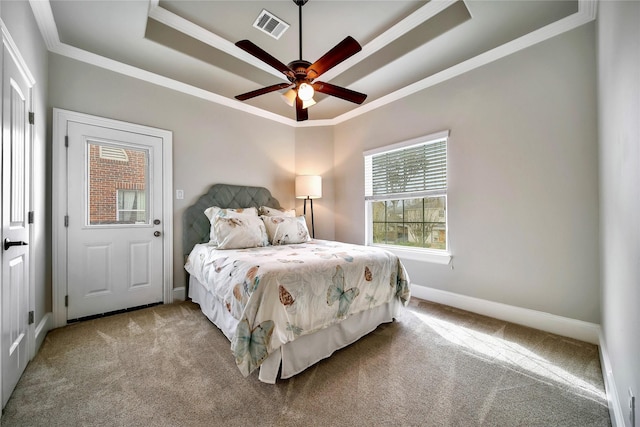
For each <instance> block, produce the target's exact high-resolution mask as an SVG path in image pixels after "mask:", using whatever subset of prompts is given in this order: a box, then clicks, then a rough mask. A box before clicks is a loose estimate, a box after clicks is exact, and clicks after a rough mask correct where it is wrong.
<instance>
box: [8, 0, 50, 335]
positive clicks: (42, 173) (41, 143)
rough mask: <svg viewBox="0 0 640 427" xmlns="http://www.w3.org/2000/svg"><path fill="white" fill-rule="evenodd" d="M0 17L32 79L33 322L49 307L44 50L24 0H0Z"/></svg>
mask: <svg viewBox="0 0 640 427" xmlns="http://www.w3.org/2000/svg"><path fill="white" fill-rule="evenodd" d="M0 17H1V18H2V21H3V22H4V24H5V25H6V26H7V29H8V31H9V34H10V35H11V38H12V39H13V41H14V42H15V43H16V45H17V47H18V50H19V51H20V54H21V55H22V57H23V59H24V61H25V62H26V64H27V67H28V68H29V71H30V72H31V74H32V75H33V77H34V79H35V81H36V83H35V86H34V87H33V89H32V97H33V98H32V99H33V112H34V113H35V116H36V123H35V126H34V127H33V130H34V137H33V150H32V153H31V155H32V158H33V182H32V188H33V194H32V205H31V209H32V210H33V211H34V214H35V217H34V218H35V222H34V224H33V226H32V228H31V230H32V235H31V236H32V237H31V241H30V242H29V245H30V248H31V252H30V254H31V259H30V261H31V263H32V265H33V267H34V277H33V278H32V280H33V283H34V287H35V298H34V301H35V305H34V307H33V309H34V311H35V322H36V325H37V324H38V323H39V322H40V321H41V320H42V318H43V316H44V315H45V314H47V313H48V312H50V311H51V250H50V245H51V227H50V218H51V217H50V213H51V207H50V206H51V200H50V192H49V185H48V183H49V181H50V179H49V176H50V175H49V174H50V170H49V169H48V165H49V164H50V161H49V159H50V157H49V156H50V153H49V151H48V145H47V140H46V130H47V126H46V118H47V108H46V107H47V104H46V102H47V72H48V63H47V59H48V54H47V49H46V46H45V45H44V42H43V40H42V37H41V36H40V30H39V29H38V26H37V24H36V22H35V19H34V17H33V12H32V11H31V7H30V6H29V3H28V2H26V1H11V2H2V6H1V7H0Z"/></svg>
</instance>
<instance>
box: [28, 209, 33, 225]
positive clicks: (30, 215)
mask: <svg viewBox="0 0 640 427" xmlns="http://www.w3.org/2000/svg"><path fill="white" fill-rule="evenodd" d="M27 221H28V223H29V224H33V211H29V216H28V220H27Z"/></svg>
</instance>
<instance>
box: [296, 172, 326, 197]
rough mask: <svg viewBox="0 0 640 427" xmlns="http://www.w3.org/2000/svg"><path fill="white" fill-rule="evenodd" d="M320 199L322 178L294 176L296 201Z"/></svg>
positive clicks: (316, 176)
mask: <svg viewBox="0 0 640 427" xmlns="http://www.w3.org/2000/svg"><path fill="white" fill-rule="evenodd" d="M307 197H308V198H309V199H319V198H320V197H322V177H321V176H319V175H299V176H296V199H306V198H307Z"/></svg>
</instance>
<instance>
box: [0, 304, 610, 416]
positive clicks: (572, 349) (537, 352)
mask: <svg viewBox="0 0 640 427" xmlns="http://www.w3.org/2000/svg"><path fill="white" fill-rule="evenodd" d="M1 420H2V425H3V426H101V425H104V426H222V425H224V426H576V427H578V426H579V427H585V426H608V425H610V421H609V412H608V409H607V404H606V398H605V395H604V386H603V382H602V373H601V370H600V362H599V359H598V349H597V347H596V346H594V345H591V344H586V343H583V342H579V341H576V340H572V339H568V338H563V337H559V336H556V335H552V334H548V333H545V332H541V331H537V330H533V329H529V328H525V327H521V326H517V325H513V324H509V323H505V322H502V321H499V320H495V319H491V318H487V317H482V316H478V315H474V314H470V313H467V312H464V311H460V310H456V309H452V308H450V307H445V306H442V305H438V304H432V303H427V302H424V301H420V300H417V299H413V300H412V302H411V304H410V306H409V307H408V308H407V309H405V310H402V312H401V315H400V316H399V317H398V319H397V321H395V322H393V323H390V324H385V325H382V326H380V327H379V328H378V329H377V330H375V331H374V332H372V333H371V334H369V335H368V336H366V337H364V338H363V339H361V340H360V341H358V342H357V343H355V344H353V345H351V346H349V347H347V348H345V349H343V350H340V351H338V352H337V353H335V354H334V355H333V356H332V357H331V358H329V359H326V360H324V361H322V362H320V363H318V364H316V365H315V366H313V367H311V368H309V369H308V370H307V371H305V372H303V373H301V374H299V375H298V376H296V377H294V378H292V379H289V380H281V381H279V382H278V383H277V384H276V385H268V384H263V383H260V382H259V381H258V378H257V375H255V374H254V375H252V376H250V377H249V378H243V377H242V375H240V372H239V371H238V369H237V368H236V367H235V364H234V360H233V357H232V355H231V353H230V350H229V342H228V341H227V339H226V338H225V337H224V336H223V335H222V333H220V332H219V331H218V329H217V328H216V327H215V326H213V325H212V324H211V323H210V322H209V321H208V320H207V319H206V318H205V317H204V316H203V315H202V314H201V313H200V311H199V309H198V306H197V305H195V304H192V303H189V302H185V303H180V304H170V305H161V306H156V307H152V308H147V309H144V310H140V311H136V312H130V313H124V314H119V315H115V316H111V317H107V318H102V319H96V320H89V321H85V322H81V323H77V324H73V325H70V326H67V327H65V328H61V329H56V330H53V331H51V332H50V333H49V334H48V336H47V338H46V340H45V343H44V344H43V346H42V348H41V350H40V352H39V353H38V355H37V356H36V357H35V358H34V360H33V361H32V362H31V363H30V364H29V366H28V367H27V369H26V371H25V373H24V375H23V377H22V379H21V380H20V382H19V383H18V386H17V388H16V390H15V392H14V394H13V396H12V397H11V399H10V400H9V403H8V404H7V406H6V408H5V411H4V414H3V416H2V419H1Z"/></svg>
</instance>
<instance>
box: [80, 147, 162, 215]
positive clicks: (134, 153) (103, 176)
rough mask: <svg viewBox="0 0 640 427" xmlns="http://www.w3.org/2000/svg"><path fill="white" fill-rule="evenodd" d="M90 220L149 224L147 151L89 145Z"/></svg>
mask: <svg viewBox="0 0 640 427" xmlns="http://www.w3.org/2000/svg"><path fill="white" fill-rule="evenodd" d="M87 157H88V162H89V164H88V165H87V167H88V175H89V179H88V181H89V185H88V197H87V199H88V201H89V206H88V215H87V216H88V223H89V225H107V224H148V223H149V217H150V216H149V213H148V210H147V206H149V203H148V201H149V195H148V192H147V189H148V176H149V173H148V172H149V168H148V164H149V152H148V150H143V149H136V148H131V147H126V148H125V147H121V146H117V145H111V144H107V143H104V142H97V141H92V142H90V143H89V144H88V156H87Z"/></svg>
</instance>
